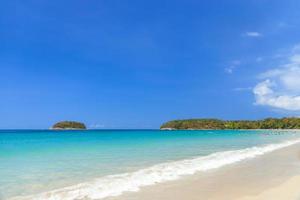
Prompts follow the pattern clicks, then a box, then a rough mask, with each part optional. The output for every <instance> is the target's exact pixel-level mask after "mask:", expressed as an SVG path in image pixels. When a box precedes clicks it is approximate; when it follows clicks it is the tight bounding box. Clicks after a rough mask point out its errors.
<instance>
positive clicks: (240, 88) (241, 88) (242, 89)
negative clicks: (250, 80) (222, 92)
mask: <svg viewBox="0 0 300 200" xmlns="http://www.w3.org/2000/svg"><path fill="white" fill-rule="evenodd" d="M252 89H253V88H252V87H237V88H234V89H233V91H236V92H243V91H249V90H252Z"/></svg>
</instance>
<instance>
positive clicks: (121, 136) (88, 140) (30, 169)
mask: <svg viewBox="0 0 300 200" xmlns="http://www.w3.org/2000/svg"><path fill="white" fill-rule="evenodd" d="M299 142H300V131H272V130H258V131H256V130H252V131H246V130H235V131H233V130H217V131H211V130H203V131H160V130H88V131H48V130H15V131H14V130H9V131H5V130H2V131H0V199H1V200H3V199H4V200H6V199H39V200H42V199H51V200H74V199H77V200H78V199H102V198H106V197H110V196H118V195H121V194H122V193H124V192H126V191H138V190H140V189H141V188H142V187H143V186H147V185H154V184H156V183H159V182H165V181H170V180H176V179H179V178H183V177H185V176H188V175H191V174H194V173H205V171H207V170H210V169H215V168H219V167H222V166H225V165H229V164H233V163H236V162H239V161H244V160H247V159H252V158H254V157H257V156H260V155H263V154H265V153H268V152H271V151H274V150H277V149H280V148H284V147H287V146H290V145H293V144H295V143H299Z"/></svg>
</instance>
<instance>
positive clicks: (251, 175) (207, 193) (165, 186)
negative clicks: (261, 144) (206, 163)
mask: <svg viewBox="0 0 300 200" xmlns="http://www.w3.org/2000/svg"><path fill="white" fill-rule="evenodd" d="M299 185H300V144H294V145H292V146H289V147H285V148H282V149H279V150H275V151H273V152H270V153H267V154H264V155H262V156H259V157H256V158H253V159H249V160H244V161H241V162H238V163H235V164H232V165H229V166H224V167H222V168H218V169H213V170H209V171H207V172H204V173H203V172H198V173H196V174H194V175H191V176H186V177H183V178H182V179H179V180H175V181H171V182H166V183H158V184H156V185H153V186H146V187H143V188H142V189H141V190H140V191H138V192H126V193H124V194H123V195H121V196H118V197H110V198H106V199H107V200H152V199H160V200H182V199H187V200H198V199H207V200H240V199H241V200H264V199H272V200H294V199H298V198H300V191H299V190H298V188H299Z"/></svg>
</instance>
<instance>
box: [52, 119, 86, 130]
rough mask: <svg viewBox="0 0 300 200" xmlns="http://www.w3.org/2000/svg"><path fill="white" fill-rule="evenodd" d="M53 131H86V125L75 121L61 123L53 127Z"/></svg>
mask: <svg viewBox="0 0 300 200" xmlns="http://www.w3.org/2000/svg"><path fill="white" fill-rule="evenodd" d="M51 129H53V130H86V126H85V124H84V123H81V122H75V121H61V122H58V123H56V124H54V125H53V126H52V128H51Z"/></svg>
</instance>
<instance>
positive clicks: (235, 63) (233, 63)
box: [225, 60, 241, 74]
mask: <svg viewBox="0 0 300 200" xmlns="http://www.w3.org/2000/svg"><path fill="white" fill-rule="evenodd" d="M240 64H241V61H240V60H233V61H231V62H230V64H229V66H228V67H226V68H225V72H226V73H227V74H232V73H233V72H234V70H235V69H236V68H237V67H238V66H239V65H240Z"/></svg>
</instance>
